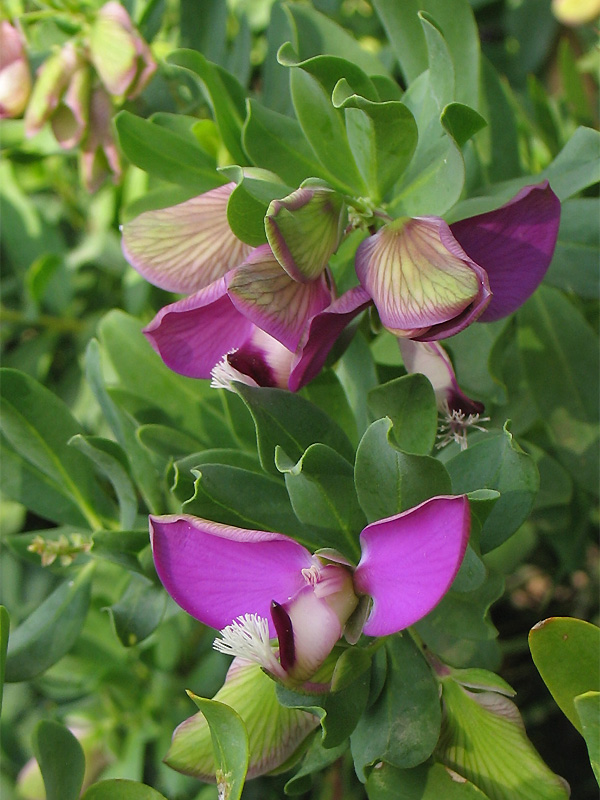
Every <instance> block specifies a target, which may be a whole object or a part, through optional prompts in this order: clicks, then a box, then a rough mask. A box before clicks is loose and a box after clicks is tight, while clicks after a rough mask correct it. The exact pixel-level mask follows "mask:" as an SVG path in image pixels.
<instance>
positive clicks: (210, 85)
mask: <svg viewBox="0 0 600 800" xmlns="http://www.w3.org/2000/svg"><path fill="white" fill-rule="evenodd" d="M167 62H168V63H169V64H172V65H173V66H176V67H181V68H182V69H183V70H185V71H186V72H189V73H191V74H192V75H193V76H194V77H195V78H197V79H198V78H199V79H200V81H201V84H202V86H203V88H204V91H205V94H206V99H207V101H208V103H209V104H210V106H211V108H212V111H213V116H214V120H215V122H216V123H217V127H218V129H219V131H220V133H221V137H222V139H223V143H224V145H225V147H226V148H227V150H228V151H229V153H230V154H231V156H232V158H233V160H234V161H235V163H237V164H239V165H240V166H246V165H248V158H247V156H246V154H245V152H244V148H243V147H242V144H241V138H242V124H243V122H244V117H245V116H246V109H245V103H246V93H245V91H244V89H243V88H242V87H241V86H240V84H239V83H238V81H237V79H236V78H234V76H233V75H231V74H230V73H229V72H227V70H225V69H223V68H222V67H219V66H218V65H217V64H212V63H211V62H210V61H208V60H207V59H206V58H205V57H204V56H203V55H202V54H201V53H198V52H196V51H195V50H175V51H174V52H172V53H170V54H169V56H168V57H167Z"/></svg>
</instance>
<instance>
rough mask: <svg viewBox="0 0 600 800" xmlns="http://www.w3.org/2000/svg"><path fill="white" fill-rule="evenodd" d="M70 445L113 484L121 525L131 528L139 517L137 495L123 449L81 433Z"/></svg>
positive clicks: (73, 438) (99, 438)
mask: <svg viewBox="0 0 600 800" xmlns="http://www.w3.org/2000/svg"><path fill="white" fill-rule="evenodd" d="M69 444H70V445H71V446H73V447H76V448H77V449H78V450H79V451H80V452H81V453H83V454H84V455H85V456H87V457H88V458H89V459H90V460H91V461H92V462H93V463H94V464H95V465H96V467H97V468H98V470H99V471H100V472H102V473H104V475H106V477H107V478H108V480H109V481H110V482H111V483H112V485H113V487H114V490H115V493H116V495H117V499H118V501H119V509H120V517H119V520H120V525H121V527H122V528H124V529H127V528H130V527H131V526H132V525H133V523H134V522H135V518H136V516H137V494H136V491H135V487H134V485H133V483H132V481H131V478H130V477H129V464H128V463H127V456H126V455H125V453H124V451H123V450H122V448H121V447H120V446H119V445H118V444H117V443H116V442H113V441H112V440H110V439H103V438H102V437H101V436H82V435H81V434H79V433H78V434H76V435H75V436H73V437H72V438H71V439H69Z"/></svg>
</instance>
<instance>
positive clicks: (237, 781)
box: [188, 692, 249, 800]
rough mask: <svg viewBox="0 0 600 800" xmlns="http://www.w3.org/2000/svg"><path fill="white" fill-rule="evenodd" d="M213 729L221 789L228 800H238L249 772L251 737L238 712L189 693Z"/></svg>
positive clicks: (217, 777)
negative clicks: (249, 742) (249, 741)
mask: <svg viewBox="0 0 600 800" xmlns="http://www.w3.org/2000/svg"><path fill="white" fill-rule="evenodd" d="M188 694H189V696H190V697H191V698H192V700H193V701H194V703H195V704H196V705H197V706H198V708H199V709H200V711H201V713H202V714H203V715H204V716H205V717H206V721H207V722H208V726H209V728H210V735H211V738H212V743H213V751H214V755H215V764H216V779H217V788H218V789H219V792H220V793H221V794H222V795H223V797H227V798H228V800H238V799H239V798H240V797H241V794H242V789H243V788H244V779H245V777H246V771H247V769H248V756H249V751H248V734H247V733H246V726H245V725H244V723H243V722H242V720H241V718H240V717H239V716H238V715H237V714H236V712H235V711H234V710H233V709H232V708H230V707H229V706H227V705H225V704H224V703H219V702H217V701H215V700H206V699H205V698H204V697H198V696H197V695H195V694H193V693H192V692H188Z"/></svg>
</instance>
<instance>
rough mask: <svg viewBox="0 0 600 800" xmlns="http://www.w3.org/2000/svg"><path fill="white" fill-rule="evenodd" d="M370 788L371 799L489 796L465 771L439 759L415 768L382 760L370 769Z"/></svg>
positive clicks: (483, 798)
mask: <svg viewBox="0 0 600 800" xmlns="http://www.w3.org/2000/svg"><path fill="white" fill-rule="evenodd" d="M366 789H367V795H368V797H369V800H417V798H418V800H439V798H441V797H443V798H444V800H489V798H488V795H486V794H484V793H483V792H482V791H480V790H479V789H478V788H477V786H475V785H474V784H473V783H471V782H470V781H468V780H466V778H463V777H462V775H457V774H456V773H455V772H450V771H449V770H448V769H446V768H445V767H444V766H442V764H438V763H433V764H423V765H421V766H419V767H414V768H413V769H397V768H396V767H393V766H392V765H391V764H386V763H382V764H381V766H378V767H377V769H374V770H373V771H372V772H371V773H370V775H369V778H368V780H367V785H366Z"/></svg>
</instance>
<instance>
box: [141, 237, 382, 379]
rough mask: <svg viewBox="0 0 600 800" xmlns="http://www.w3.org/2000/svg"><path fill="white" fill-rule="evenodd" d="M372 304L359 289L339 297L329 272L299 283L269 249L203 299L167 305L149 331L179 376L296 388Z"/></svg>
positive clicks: (263, 249) (312, 374)
mask: <svg viewBox="0 0 600 800" xmlns="http://www.w3.org/2000/svg"><path fill="white" fill-rule="evenodd" d="M368 302H369V298H368V297H367V296H366V294H365V292H364V291H363V290H362V289H360V287H357V288H356V289H355V290H352V291H351V292H347V293H346V294H345V295H343V296H342V297H341V298H339V299H337V300H336V299H335V298H334V296H333V293H332V290H331V287H330V285H329V282H328V280H327V276H326V275H325V274H324V275H321V276H320V277H319V279H318V280H315V281H312V282H310V283H297V282H296V281H294V280H293V279H292V278H290V277H289V275H288V274H287V273H286V272H285V271H284V270H283V269H282V267H281V266H280V264H279V263H278V261H277V260H276V259H275V257H274V256H273V254H272V252H271V250H270V248H269V246H268V245H263V246H261V247H258V248H256V249H255V250H253V251H252V252H251V254H250V255H249V256H248V258H247V259H246V260H245V261H244V263H243V264H241V265H240V266H239V267H235V268H234V269H232V270H229V272H227V273H226V274H225V275H224V276H222V277H220V278H218V279H217V280H215V281H213V283H211V284H209V285H208V286H206V287H204V288H202V289H200V291H198V292H196V293H195V294H192V295H190V296H189V297H186V298H185V299H183V300H179V301H177V302H175V303H172V304H171V305H168V306H166V307H165V308H162V309H161V310H160V311H159V312H158V314H157V315H156V317H155V318H154V319H153V321H152V322H151V323H150V324H149V325H148V326H147V327H146V328H145V330H144V333H145V334H146V336H147V337H148V339H149V341H150V343H151V344H152V346H153V347H154V349H155V350H156V351H157V352H158V353H159V355H160V356H161V358H162V359H163V361H164V362H165V364H166V365H167V366H168V367H170V368H171V369H172V370H174V371H175V372H179V373H180V374H182V375H187V376H188V377H191V378H212V380H213V385H215V386H221V387H224V388H229V387H230V386H231V382H232V381H234V380H237V381H240V382H243V383H248V384H250V385H254V386H277V387H279V388H286V389H289V390H290V391H296V390H297V389H299V388H300V387H301V386H303V385H304V384H305V383H308V381H309V380H312V378H314V377H315V375H316V374H317V373H318V372H319V370H320V369H321V367H322V366H323V363H324V362H325V359H326V357H327V354H328V353H329V350H330V349H331V347H332V346H333V344H334V342H335V340H336V339H337V337H338V335H339V334H340V333H341V331H342V330H343V329H344V327H345V326H346V324H347V323H348V321H349V319H351V318H352V317H353V316H354V315H355V314H357V313H358V311H360V310H361V309H362V308H364V307H365V306H366V305H367V304H368Z"/></svg>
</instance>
